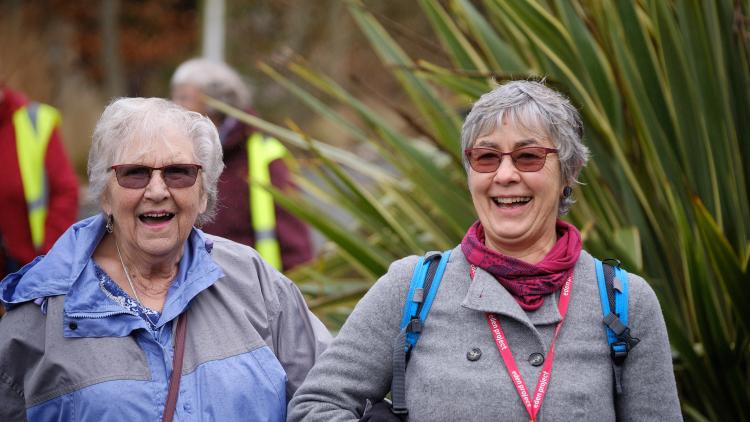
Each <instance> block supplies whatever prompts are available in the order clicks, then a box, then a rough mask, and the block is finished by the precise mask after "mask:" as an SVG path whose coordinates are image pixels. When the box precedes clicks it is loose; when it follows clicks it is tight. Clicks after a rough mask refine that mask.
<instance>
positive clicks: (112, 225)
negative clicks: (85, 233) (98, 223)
mask: <svg viewBox="0 0 750 422" xmlns="http://www.w3.org/2000/svg"><path fill="white" fill-rule="evenodd" d="M104 228H105V229H106V230H107V233H112V232H113V231H115V218H114V217H112V214H107V225H106V226H104Z"/></svg>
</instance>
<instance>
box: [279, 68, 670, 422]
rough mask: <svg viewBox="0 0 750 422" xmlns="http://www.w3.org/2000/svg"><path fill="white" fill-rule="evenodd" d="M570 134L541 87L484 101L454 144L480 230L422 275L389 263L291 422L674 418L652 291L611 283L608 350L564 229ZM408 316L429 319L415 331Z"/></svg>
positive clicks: (577, 158)
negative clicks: (426, 279) (427, 276)
mask: <svg viewBox="0 0 750 422" xmlns="http://www.w3.org/2000/svg"><path fill="white" fill-rule="evenodd" d="M581 137H582V125H581V119H580V116H579V114H578V112H577V111H576V109H575V108H574V107H573V106H572V105H571V104H570V101H569V100H568V99H567V98H565V97H564V96H563V95H561V94H560V93H558V92H556V91H554V90H552V89H550V88H548V87H546V86H545V85H544V84H542V83H540V82H533V81H510V82H507V83H504V84H502V85H500V86H498V87H496V88H494V89H493V90H492V91H490V92H488V93H486V94H484V95H483V96H482V97H481V98H479V100H478V101H477V102H476V103H475V104H474V106H473V108H472V110H471V112H470V113H469V115H468V116H467V117H466V120H465V123H464V126H463V130H462V133H461V147H462V152H463V155H464V157H465V158H464V164H465V167H466V171H467V175H468V185H469V193H470V194H471V198H472V202H473V204H474V208H475V210H476V213H477V216H478V220H477V221H476V222H475V223H474V224H473V225H472V226H471V227H469V229H468V231H467V232H466V235H465V236H464V239H463V240H462V241H461V243H460V244H459V245H458V246H456V247H455V248H453V249H452V250H450V251H445V252H443V253H442V254H433V253H429V254H428V255H427V256H428V258H425V260H424V261H427V262H429V261H434V262H435V264H433V266H432V268H433V269H432V270H429V269H427V266H426V265H427V264H425V263H424V261H423V260H422V259H421V258H420V257H416V256H411V257H408V258H404V259H402V260H399V261H396V262H394V263H393V264H392V265H391V267H390V268H389V269H388V272H387V273H386V274H385V275H383V276H382V277H381V278H380V279H379V280H378V281H377V282H376V283H375V285H374V286H373V287H372V288H371V289H370V290H369V291H368V293H367V294H366V295H365V297H364V298H362V300H361V301H360V302H359V303H358V304H357V306H356V308H355V309H354V311H353V312H352V314H351V315H350V316H349V318H348V319H347V321H346V323H345V324H344V326H343V327H342V329H341V331H340V332H339V334H338V336H337V337H336V339H335V340H334V341H333V343H332V344H331V346H330V347H329V349H328V350H327V351H326V353H325V355H324V356H322V357H321V359H320V360H319V361H318V363H316V365H315V367H313V369H312V370H311V371H310V373H309V375H308V377H307V378H306V379H305V382H304V383H303V384H302V386H301V387H300V389H299V390H297V393H296V395H295V396H294V398H293V399H292V402H291V403H290V409H291V410H290V416H289V420H290V421H330V422H338V421H357V420H360V421H368V422H377V421H399V420H406V419H407V418H408V420H409V421H412V422H418V421H430V422H439V421H451V422H452V421H465V420H471V421H522V420H532V421H537V420H538V421H549V422H552V421H573V420H575V421H578V420H592V421H593V420H596V421H604V420H607V421H614V420H628V421H679V420H682V417H681V414H680V404H679V401H678V398H677V389H676V385H675V380H674V373H673V371H672V360H671V353H670V347H669V341H668V338H667V332H666V326H665V323H664V318H663V316H662V313H661V309H660V307H659V302H658V301H657V298H656V295H655V294H654V292H653V290H652V289H651V287H649V285H648V284H647V283H646V281H645V280H644V279H642V278H641V277H639V276H637V275H634V274H629V275H627V278H625V275H624V274H625V273H624V272H620V270H619V269H617V270H616V273H617V275H618V277H621V278H622V280H621V281H617V282H614V281H613V285H616V286H619V289H621V290H627V291H628V296H629V298H628V299H625V301H626V302H627V308H626V309H627V312H628V313H629V315H630V319H629V321H626V320H627V318H626V317H625V315H624V314H623V313H620V314H618V315H617V316H616V318H615V319H611V318H610V317H609V315H608V321H609V322H610V323H611V324H612V325H611V326H612V327H615V328H616V329H617V332H618V336H619V337H618V338H617V342H615V343H613V346H610V345H609V342H608V340H607V336H608V335H607V332H606V331H605V328H606V327H605V325H604V324H603V323H602V319H603V312H602V309H603V302H602V300H601V294H600V289H599V281H598V280H599V278H598V277H597V272H598V271H599V268H603V267H602V266H601V265H602V263H601V262H600V261H597V260H595V258H594V257H592V256H591V255H590V254H589V253H588V252H586V251H585V250H583V248H582V241H581V236H580V233H579V231H578V230H577V229H576V228H575V227H574V226H573V225H572V224H570V223H567V222H565V221H563V220H561V219H560V216H561V215H563V214H564V213H565V212H567V210H568V209H569V207H570V205H571V204H572V203H573V197H572V195H573V188H574V187H575V186H576V184H577V183H578V182H577V179H578V176H579V174H580V172H581V169H582V168H583V166H584V165H585V164H586V161H587V158H588V149H587V148H586V146H585V145H583V143H582V142H581ZM438 256H439V257H441V258H442V259H441V260H440V261H438V259H437V258H435V257H438ZM437 262H440V264H437ZM443 265H444V266H443ZM435 266H437V270H435V269H434V268H435ZM417 268H420V269H421V271H424V272H426V273H429V272H430V271H434V273H436V274H442V277H440V276H439V275H435V278H440V279H441V280H442V282H440V283H439V289H438V290H436V291H434V290H433V291H430V290H429V289H428V288H427V287H424V288H423V289H421V288H419V292H417V290H418V288H417V287H416V286H412V284H411V280H412V277H413V274H419V273H417ZM608 268H609V267H608ZM605 271H606V270H605ZM613 271H614V270H613ZM414 277H415V279H420V277H417V276H416V275H415V276H414ZM625 281H627V284H624V283H625ZM434 283H435V281H433V285H434ZM623 285H626V286H627V289H625V288H624V287H623ZM408 292H411V293H408ZM621 294H622V293H621V292H620V291H619V290H618V293H614V290H613V295H616V296H617V297H620V298H622V296H620V295H621ZM407 297H410V298H411V299H409V301H408V302H407ZM604 297H606V294H605V296H604ZM618 301H619V302H622V300H620V299H618ZM430 304H431V305H430ZM407 309H409V310H411V312H414V311H413V310H414V309H417V310H419V309H422V310H424V309H428V310H429V314H428V315H427V317H426V318H425V319H424V320H423V322H420V320H418V319H416V317H413V318H411V319H410V315H412V314H411V313H406V310H407ZM620 310H621V308H620V307H616V308H615V309H614V310H612V312H620ZM423 312H424V311H423ZM404 315H405V316H404ZM612 315H613V314H612ZM620 317H622V319H620ZM615 322H620V323H622V324H626V325H627V326H629V329H630V331H623V330H620V329H619V327H617V326H616V324H615ZM629 333H632V336H630V334H629ZM415 337H416V338H418V342H416V340H414V338H415ZM635 337H637V338H635ZM414 342H416V344H414ZM636 346H637V347H636ZM405 350H407V351H408V352H407V353H406V356H404V354H405V352H404V351H405ZM624 355H627V359H625V358H624ZM623 359H624V360H623ZM404 361H405V362H407V363H408V365H406V369H405V370H404V369H402V368H403V366H402V365H404ZM389 390H390V391H391V392H392V397H393V409H392V407H391V405H390V404H389V403H388V402H387V401H384V400H383V397H384V396H385V395H386V393H388V391H389ZM394 412H395V413H398V415H397V414H395V413H394Z"/></svg>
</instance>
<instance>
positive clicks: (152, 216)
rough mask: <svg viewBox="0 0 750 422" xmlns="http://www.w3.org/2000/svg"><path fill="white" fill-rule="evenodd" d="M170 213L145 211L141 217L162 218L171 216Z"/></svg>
mask: <svg viewBox="0 0 750 422" xmlns="http://www.w3.org/2000/svg"><path fill="white" fill-rule="evenodd" d="M171 215H172V213H169V212H154V213H145V214H143V217H147V218H164V217H169V216H171Z"/></svg>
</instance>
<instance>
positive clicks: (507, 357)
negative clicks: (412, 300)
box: [471, 265, 573, 422]
mask: <svg viewBox="0 0 750 422" xmlns="http://www.w3.org/2000/svg"><path fill="white" fill-rule="evenodd" d="M476 270H477V269H476V267H475V266H474V265H472V266H471V279H472V280H473V279H474V274H475V273H476ZM572 284H573V271H571V272H570V274H569V275H568V279H567V280H566V281H565V284H564V285H563V288H562V291H561V292H560V300H559V302H558V303H557V309H558V311H559V312H560V316H561V317H562V319H561V320H560V322H558V323H557V326H556V327H555V334H554V336H553V337H552V344H551V345H550V348H549V352H548V353H547V359H545V361H544V366H543V367H542V373H541V374H539V380H537V383H536V392H535V393H534V398H533V399H532V398H531V397H530V396H529V390H528V389H527V388H526V384H525V383H524V382H523V378H522V377H521V372H520V371H519V370H518V365H516V360H515V359H514V358H513V353H512V352H511V350H510V345H509V344H508V341H507V340H506V338H505V333H504V332H503V329H502V328H501V327H500V321H499V320H498V319H497V317H496V316H495V314H493V313H489V312H488V313H487V324H489V326H490V330H491V331H492V338H493V339H494V340H495V344H497V349H498V350H499V351H500V355H501V356H502V357H503V361H505V368H506V369H507V370H508V375H509V376H510V379H511V381H513V385H514V386H515V387H516V391H518V396H519V397H521V401H522V402H523V405H524V406H525V407H526V411H527V412H528V413H529V416H530V417H531V419H529V421H530V422H534V421H536V415H537V414H538V413H539V408H541V407H542V401H543V400H544V395H545V394H547V387H548V386H549V383H550V378H551V377H552V361H553V360H554V358H555V340H557V334H559V333H560V327H562V324H563V321H565V314H566V313H567V312H568V304H570V287H571V285H572Z"/></svg>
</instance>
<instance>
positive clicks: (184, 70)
mask: <svg viewBox="0 0 750 422" xmlns="http://www.w3.org/2000/svg"><path fill="white" fill-rule="evenodd" d="M171 89H172V100H173V101H174V102H176V103H177V104H180V105H181V106H183V107H185V108H187V109H189V110H193V111H197V112H199V113H202V114H205V115H207V116H208V117H209V118H211V120H212V121H213V122H214V124H215V125H216V127H217V128H218V130H219V137H220V139H221V143H222V148H223V150H224V163H225V165H226V169H225V170H224V173H223V174H222V176H221V179H220V180H219V206H218V212H217V216H216V218H215V219H214V221H213V222H212V223H209V224H207V225H205V226H204V227H203V230H204V231H206V232H207V233H211V234H215V235H218V236H222V237H226V238H228V239H231V240H234V241H236V242H239V243H244V244H246V245H249V246H252V247H254V248H255V249H256V250H257V251H258V252H259V253H260V255H261V256H262V257H263V258H264V259H265V260H266V261H268V262H269V263H270V264H271V265H273V266H274V267H275V268H277V269H281V270H288V269H290V268H292V267H294V266H296V265H298V264H301V263H303V262H306V261H308V260H310V259H311V258H312V253H313V251H312V242H311V238H310V231H309V229H308V227H307V226H306V225H305V224H304V223H303V222H301V221H300V220H299V219H297V218H296V217H294V216H293V215H292V214H291V213H289V212H288V211H286V210H285V209H284V208H282V207H280V206H278V205H277V204H275V203H274V201H273V197H272V196H271V194H270V193H268V192H267V191H266V190H265V189H264V188H263V187H262V186H263V185H268V184H269V183H270V184H271V185H272V186H274V187H276V188H277V189H281V190H285V191H289V190H290V189H294V185H293V183H292V180H291V178H290V174H289V169H288V168H287V167H286V164H284V161H283V157H284V155H285V154H288V151H287V150H286V148H285V147H284V146H283V145H282V144H281V142H279V141H278V140H276V139H274V138H271V137H269V136H267V135H264V134H263V133H261V132H258V131H256V130H254V129H253V128H252V127H250V126H248V125H246V124H244V123H242V122H240V121H238V120H237V119H235V118H233V117H231V116H226V115H224V114H223V113H221V112H219V111H217V110H214V109H212V108H209V107H208V106H207V105H206V104H205V102H204V101H203V100H202V95H207V96H209V97H212V98H216V99H218V100H221V101H223V102H225V103H227V104H230V105H232V106H234V107H236V108H239V109H242V110H249V109H250V91H249V89H248V87H247V86H246V85H245V83H244V82H243V81H242V78H241V77H240V75H239V74H238V73H237V72H236V71H235V70H234V69H232V68H230V67H229V66H228V65H226V64H225V63H223V62H216V61H211V60H208V59H191V60H188V61H186V62H184V63H182V64H181V65H180V66H179V67H178V68H177V70H175V72H174V75H173V76H172V81H171ZM249 181H252V182H250V183H249Z"/></svg>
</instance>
